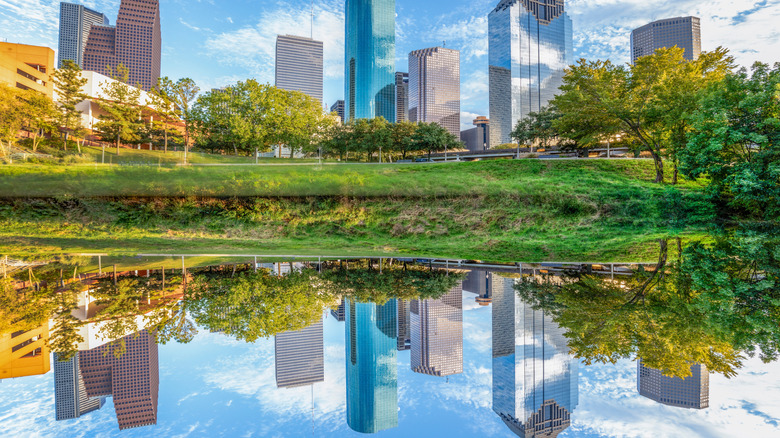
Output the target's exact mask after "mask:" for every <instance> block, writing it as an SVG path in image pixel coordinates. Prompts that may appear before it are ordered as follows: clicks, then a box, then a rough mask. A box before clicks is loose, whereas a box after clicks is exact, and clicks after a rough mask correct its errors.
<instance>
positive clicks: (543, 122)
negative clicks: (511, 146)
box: [510, 106, 561, 148]
mask: <svg viewBox="0 0 780 438" xmlns="http://www.w3.org/2000/svg"><path fill="white" fill-rule="evenodd" d="M560 116H561V115H560V113H559V112H558V111H557V110H556V108H555V107H553V106H547V107H544V108H542V109H540V110H539V111H538V112H531V113H529V114H528V116H527V117H524V118H523V119H521V120H520V121H518V122H517V126H515V129H514V131H512V133H511V134H510V137H511V138H513V139H514V140H517V142H518V143H520V144H523V145H529V146H531V147H533V146H535V145H538V146H540V147H543V148H547V147H549V146H552V145H554V144H555V143H556V141H559V140H561V135H559V134H558V131H557V130H556V129H555V128H554V126H553V122H555V120H557V119H558V118H560Z"/></svg>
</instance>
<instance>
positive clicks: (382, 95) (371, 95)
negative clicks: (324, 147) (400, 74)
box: [344, 0, 395, 122]
mask: <svg viewBox="0 0 780 438" xmlns="http://www.w3.org/2000/svg"><path fill="white" fill-rule="evenodd" d="M346 1H347V3H346V13H345V18H346V20H345V21H346V26H345V50H344V102H345V110H346V114H345V116H346V119H345V120H344V121H345V122H348V121H350V120H354V119H373V118H375V117H384V118H385V119H387V121H388V122H395V99H394V98H395V90H394V88H395V84H394V80H395V0H346Z"/></svg>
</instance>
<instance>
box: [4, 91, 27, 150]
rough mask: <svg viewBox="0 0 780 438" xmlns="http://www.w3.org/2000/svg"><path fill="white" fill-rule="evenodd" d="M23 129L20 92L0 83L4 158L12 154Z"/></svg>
mask: <svg viewBox="0 0 780 438" xmlns="http://www.w3.org/2000/svg"><path fill="white" fill-rule="evenodd" d="M21 128H22V104H21V101H20V100H19V92H18V90H17V89H15V88H11V87H9V86H8V85H6V84H3V83H0V150H2V153H3V156H8V155H10V153H11V147H13V145H14V143H15V142H16V136H17V134H18V133H19V130H20V129H21Z"/></svg>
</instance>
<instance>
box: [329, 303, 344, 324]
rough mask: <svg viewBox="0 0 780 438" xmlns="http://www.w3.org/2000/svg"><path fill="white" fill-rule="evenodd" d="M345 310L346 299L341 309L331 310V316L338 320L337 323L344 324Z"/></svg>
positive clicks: (340, 306)
mask: <svg viewBox="0 0 780 438" xmlns="http://www.w3.org/2000/svg"><path fill="white" fill-rule="evenodd" d="M345 308H346V304H345V302H344V298H342V299H341V304H339V307H338V308H337V309H330V314H331V315H333V317H334V318H336V321H338V322H343V321H344V309H345Z"/></svg>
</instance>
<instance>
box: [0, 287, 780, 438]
mask: <svg viewBox="0 0 780 438" xmlns="http://www.w3.org/2000/svg"><path fill="white" fill-rule="evenodd" d="M463 304H464V313H463V333H464V345H463V360H464V364H463V374H460V375H456V376H450V377H449V379H444V378H437V377H432V376H425V375H421V374H417V373H413V372H411V370H410V368H409V365H410V363H409V362H410V353H409V351H405V352H400V353H399V354H398V406H399V413H398V415H399V417H398V418H399V426H398V427H397V428H394V429H391V430H388V431H384V432H380V433H378V434H376V435H375V436H377V438H383V437H404V438H405V437H411V436H431V437H434V436H448V437H453V438H454V437H461V436H464V437H471V436H484V437H506V438H509V437H513V436H515V435H513V434H512V433H511V432H509V429H508V428H507V427H506V426H505V425H504V424H503V423H502V422H501V420H500V419H499V417H498V416H497V415H496V414H495V413H494V412H493V410H492V393H491V391H492V371H491V368H492V359H491V308H490V307H480V306H478V305H476V303H475V302H474V295H473V294H470V293H468V292H465V293H464V297H463ZM324 336H325V340H324V341H325V381H324V382H322V383H317V384H316V385H315V386H314V390H313V399H312V390H311V388H310V387H303V388H293V389H277V388H276V384H275V379H274V362H273V360H274V346H273V339H267V340H260V341H258V342H257V343H255V344H246V343H243V342H238V341H235V340H231V339H229V338H227V337H225V336H223V335H220V334H215V333H208V332H207V331H201V332H200V333H199V334H198V335H197V336H196V338H195V339H194V341H193V342H192V343H190V344H187V345H181V344H168V345H161V346H160V347H159V357H160V359H159V360H160V392H159V404H158V424H157V426H153V427H147V428H138V429H131V430H127V431H124V432H122V433H121V434H120V433H119V430H118V428H117V423H116V417H115V414H114V407H113V404H112V403H111V399H109V401H108V402H107V403H106V405H105V406H104V407H103V408H102V409H101V410H99V411H96V412H93V413H90V414H88V415H85V416H83V417H81V418H80V419H77V420H70V421H62V422H55V421H54V395H53V392H54V381H53V379H54V377H53V373H52V372H50V373H48V374H46V375H43V376H36V377H27V378H20V379H10V380H4V381H2V382H0V435H1V436H9V437H68V438H74V437H84V438H87V437H90V438H91V437H96V436H97V437H110V436H122V437H127V438H131V437H148V436H159V437H177V438H183V437H187V436H192V437H200V436H207V437H214V436H229V437H261V436H262V437H265V436H270V437H275V436H279V437H297V436H303V437H309V436H317V437H320V436H335V437H359V436H363V437H365V436H366V435H362V434H358V433H355V432H353V431H351V430H350V429H349V428H348V427H347V424H346V414H345V409H346V389H345V388H346V386H345V385H346V378H345V374H344V373H345V355H344V354H345V353H344V323H343V322H338V321H335V320H334V319H333V318H332V317H328V318H327V319H326V320H325V324H324ZM578 383H579V404H578V406H577V408H576V409H575V410H574V413H573V415H572V425H571V426H570V427H569V428H568V429H566V431H565V432H564V433H562V434H561V435H560V437H561V438H568V437H578V438H580V437H601V436H607V437H609V436H622V437H652V438H663V437H674V438H677V437H681V436H685V437H691V438H694V437H707V438H711V437H724V438H725V437H743V436H745V437H747V436H749V437H751V438H761V437H776V436H780V398H778V397H777V394H778V393H780V363H778V362H775V363H772V364H763V363H761V361H760V360H758V359H750V360H748V361H747V362H746V365H745V367H744V368H743V369H742V370H740V374H739V376H737V377H735V378H733V379H726V378H723V377H722V376H719V375H715V374H713V375H712V376H711V377H710V408H709V409H705V410H701V411H698V410H688V409H678V408H672V407H668V406H663V405H661V404H658V403H655V402H653V401H651V400H648V399H646V398H644V397H641V396H639V395H638V394H637V391H636V364H635V363H634V362H631V361H627V360H624V361H620V362H619V363H618V364H616V365H594V366H584V365H581V366H580V374H579V380H578ZM312 400H313V402H312Z"/></svg>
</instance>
